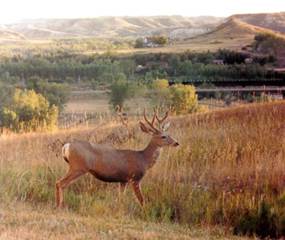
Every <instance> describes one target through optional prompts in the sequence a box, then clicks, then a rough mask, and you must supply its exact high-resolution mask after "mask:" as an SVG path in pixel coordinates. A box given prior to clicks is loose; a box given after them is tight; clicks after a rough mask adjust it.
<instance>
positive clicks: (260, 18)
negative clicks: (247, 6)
mask: <svg viewBox="0 0 285 240" xmlns="http://www.w3.org/2000/svg"><path fill="white" fill-rule="evenodd" d="M280 10H281V9H280ZM233 17H234V18H237V19H239V20H241V21H243V22H245V23H248V24H251V25H254V26H258V27H262V28H267V29H271V30H273V31H277V32H281V33H285V12H280V13H260V14H237V15H234V16H233Z"/></svg>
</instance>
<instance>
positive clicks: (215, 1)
mask: <svg viewBox="0 0 285 240" xmlns="http://www.w3.org/2000/svg"><path fill="white" fill-rule="evenodd" d="M260 12H285V0H195V1H194V0H141V1H139V0H99V1H98V0H0V23H11V22H17V21H19V20H23V19H37V18H90V17H98V16H156V15H182V16H206V15H207V16H209V15H211V16H221V17H227V16H230V15H232V14H236V13H260Z"/></svg>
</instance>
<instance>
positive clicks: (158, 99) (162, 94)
mask: <svg viewBox="0 0 285 240" xmlns="http://www.w3.org/2000/svg"><path fill="white" fill-rule="evenodd" d="M152 89H153V92H152V93H151V99H152V102H153V104H154V105H156V106H158V107H162V108H163V107H165V106H168V105H170V104H171V103H170V100H171V96H170V90H169V84H168V80H166V79H157V80H155V81H154V82H153V83H152Z"/></svg>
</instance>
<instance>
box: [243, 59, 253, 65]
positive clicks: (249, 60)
mask: <svg viewBox="0 0 285 240" xmlns="http://www.w3.org/2000/svg"><path fill="white" fill-rule="evenodd" d="M244 62H245V63H246V64H251V63H253V59H252V58H246V59H244Z"/></svg>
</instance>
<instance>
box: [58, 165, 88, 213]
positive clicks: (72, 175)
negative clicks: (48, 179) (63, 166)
mask: <svg viewBox="0 0 285 240" xmlns="http://www.w3.org/2000/svg"><path fill="white" fill-rule="evenodd" d="M85 173H86V171H82V170H72V169H69V171H68V173H67V174H66V176H65V177H64V178H62V179H60V180H58V181H57V182H56V184H55V198H56V206H57V207H59V208H61V207H63V190H64V189H65V188H66V187H68V186H69V185H70V184H71V183H72V182H73V181H74V180H75V179H77V178H79V177H80V176H82V175H84V174H85Z"/></svg>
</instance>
